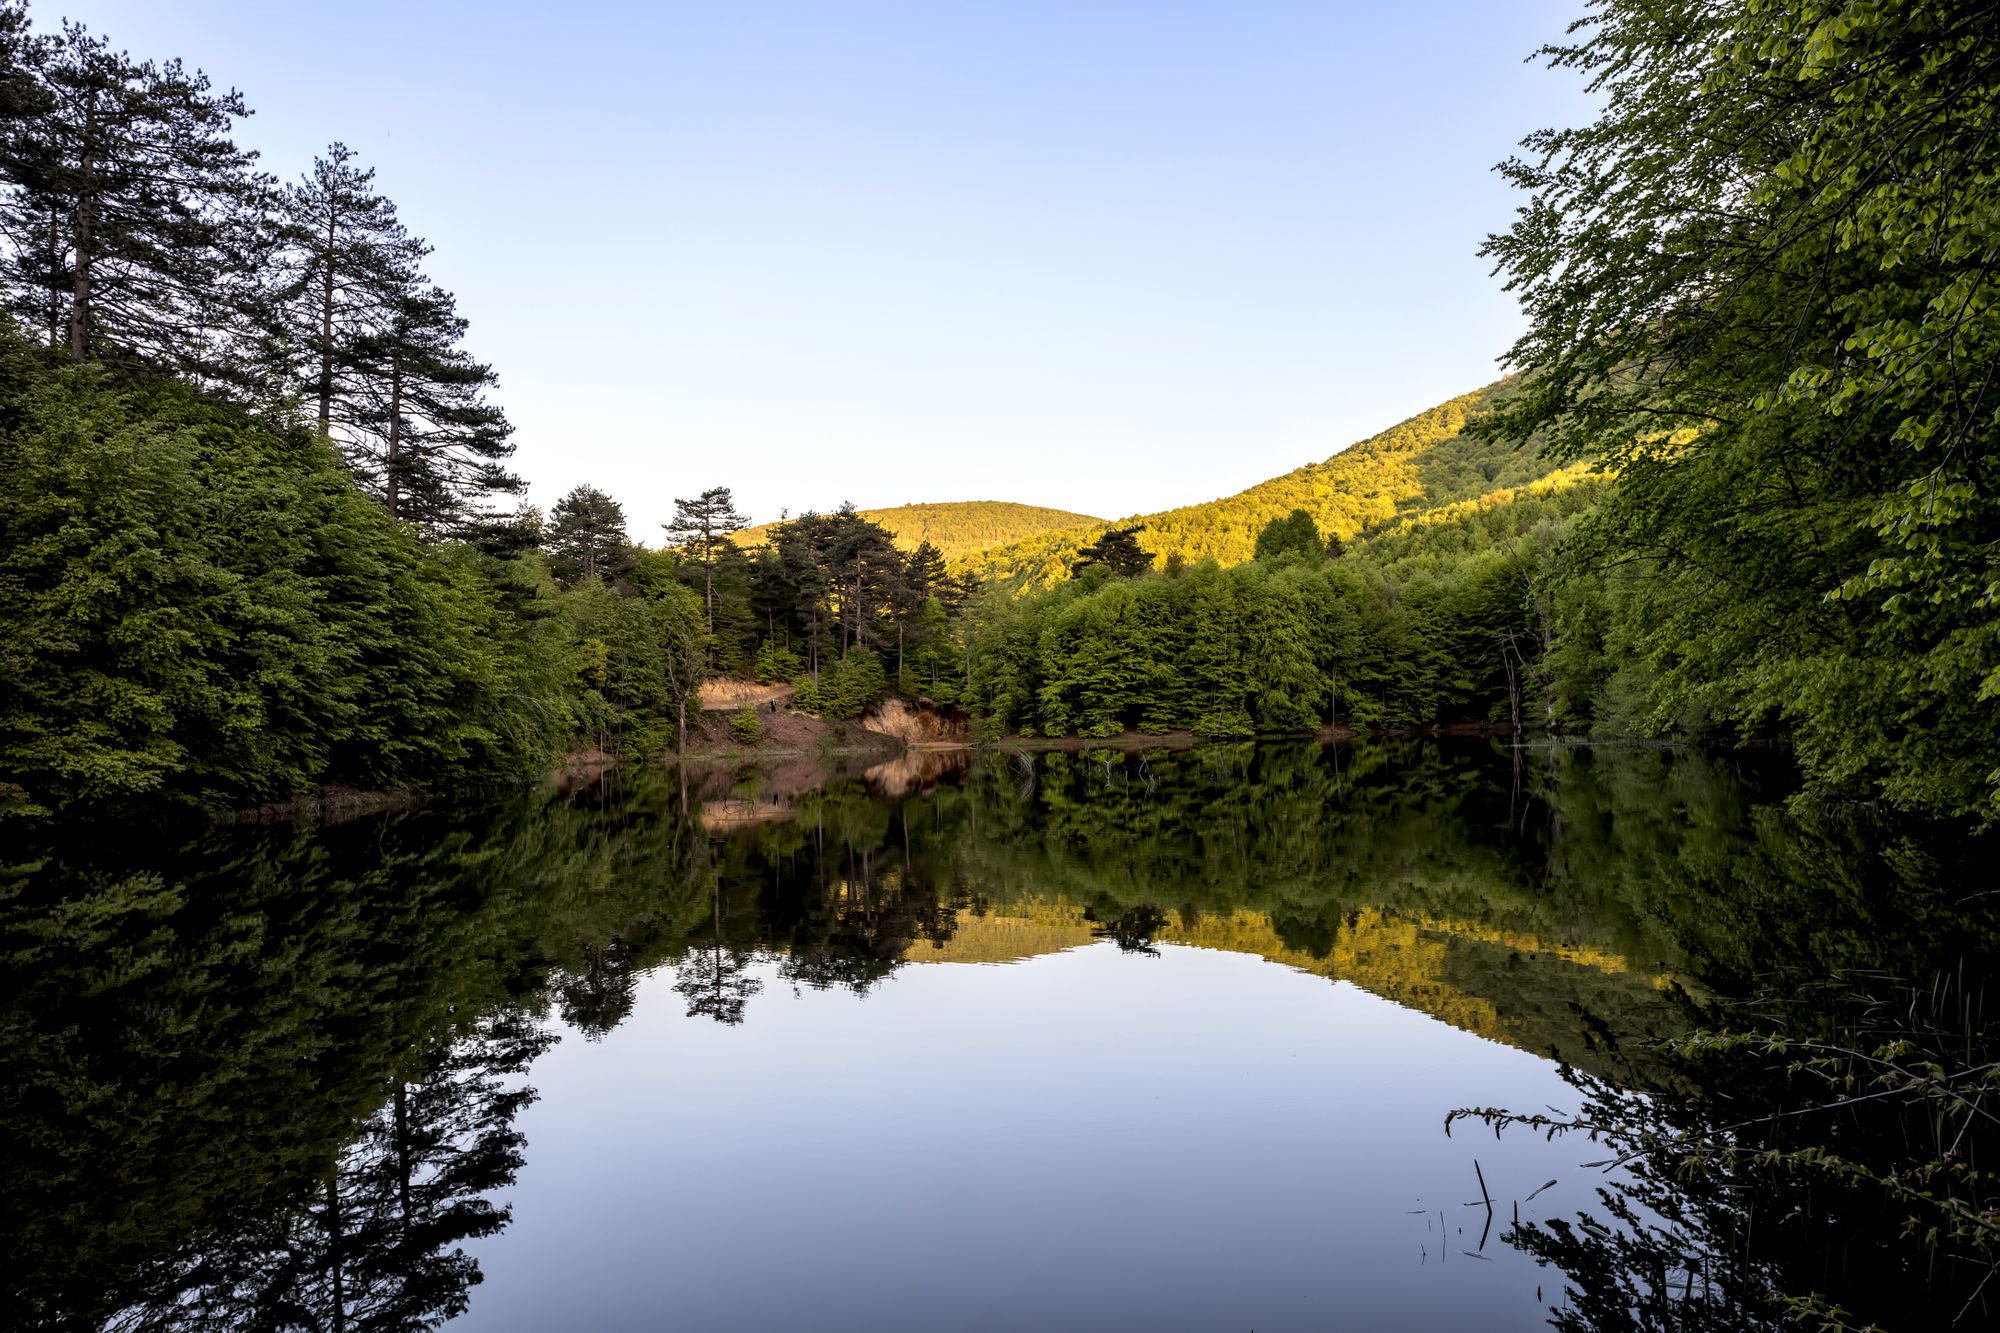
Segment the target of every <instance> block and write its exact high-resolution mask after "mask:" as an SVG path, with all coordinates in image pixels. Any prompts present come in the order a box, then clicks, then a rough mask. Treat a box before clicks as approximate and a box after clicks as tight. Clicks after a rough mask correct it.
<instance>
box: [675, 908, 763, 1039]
mask: <svg viewBox="0 0 2000 1333" xmlns="http://www.w3.org/2000/svg"><path fill="white" fill-rule="evenodd" d="M713 895H714V897H713V902H714V913H713V916H712V918H711V919H712V922H713V932H712V934H711V935H710V937H709V940H708V942H707V943H706V944H705V945H703V946H698V947H695V948H691V949H689V950H688V952H687V954H686V956H685V957H683V958H682V959H681V964H680V971H679V973H678V975H677V976H676V977H675V979H674V989H675V990H676V991H678V992H679V993H680V995H681V998H683V999H685V1000H686V1001H687V1006H688V1009H687V1012H688V1017H689V1018H694V1017H696V1016H697V1015H700V1016H702V1017H706V1018H712V1019H714V1020H715V1021H716V1022H718V1023H729V1024H736V1023H741V1022H742V1021H743V1008H744V1006H745V1005H747V1004H748V1003H749V1002H750V997H751V996H753V995H755V994H757V992H759V991H761V990H763V989H764V983H763V982H761V981H759V980H757V978H755V977H753V976H749V975H748V974H747V972H748V968H749V966H750V957H749V955H748V954H746V953H743V952H741V951H739V950H737V949H734V948H731V947H730V946H729V945H727V944H725V943H724V942H723V938H722V882H721V881H720V880H717V881H716V882H715V884H714V886H713Z"/></svg>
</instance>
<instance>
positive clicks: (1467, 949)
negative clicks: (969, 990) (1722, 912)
mask: <svg viewBox="0 0 2000 1333" xmlns="http://www.w3.org/2000/svg"><path fill="white" fill-rule="evenodd" d="M1102 930H1103V928H1102V927H1101V926H1100V925H1099V924H1098V923H1096V922H1095V921H1093V920H1092V919H1091V918H1090V917H1089V916H1087V915H1086V914H1085V912H1084V910H1083V908H1082V907H1081V906H1080V905H1079V904H1077V903H1075V902H1072V901H1070V900H1068V899H1065V898H1063V897H1060V896H1056V897H1041V896H1035V895H1030V896H1028V897H1024V898H1022V899H1020V900H1018V901H1014V902H1008V903H1005V904H1002V905H999V906H997V907H996V908H994V909H992V910H988V911H983V912H978V913H975V912H972V911H969V910H961V911H959V912H958V914H957V917H956V921H955V923H954V927H953V930H952V932H951V934H950V936H949V937H948V938H945V939H942V940H918V941H916V942H914V943H912V944H911V945H910V947H909V949H908V951H907V952H906V953H905V955H904V957H905V958H906V959H907V960H908V961H910V962H913V963H1012V962H1020V961H1025V960H1027V959H1029V958H1033V957H1036V956H1039V955H1042V954H1048V953H1055V952H1059V951H1061V950H1064V949H1073V948H1078V947H1081V946H1083V945H1087V944H1092V943H1096V942H1097V941H1098V940H1099V939H1101V938H1102ZM1152 939H1153V940H1154V941H1155V942H1156V943H1159V944H1187V945H1194V946H1196V947H1198V948H1206V949H1221V950H1225V951H1227V952H1230V953H1248V954H1256V955H1258V956H1260V957H1263V958H1268V959H1270V960H1271V961H1272V962H1275V963H1281V964H1283V965H1284V966H1286V967H1291V968H1296V969H1297V970H1299V971H1301V972H1307V973H1310V974H1312V975H1314V976H1320V977H1325V978H1327V979H1328V980H1330V981H1348V982H1352V983H1353V984H1354V985H1356V986H1359V987H1360V988H1361V989H1363V990H1365V991H1368V992H1370V993H1371V994H1374V995H1379V996H1381V997H1382V998H1384V999H1387V1000H1393V1001H1394V1002H1396V1003H1397V1004H1400V1005H1403V1006H1404V1007H1406V1008H1411V1009H1416V1010H1420V1011H1422V1012H1424V1013H1427V1014H1429V1015H1431V1016H1432V1017H1433V1018H1437V1019H1439V1020H1441V1021H1443V1022H1446V1023H1449V1024H1451V1025H1452V1026H1453V1027H1457V1028H1461V1029H1463V1030H1465V1031H1467V1032H1474V1033H1477V1034H1478V1035H1480V1036H1482V1037H1487V1038H1490V1039H1492V1040H1494V1041H1501V1042H1505V1043H1507V1044H1508V1045H1511V1046H1517V1047H1520V1048H1521V1049H1523V1050H1529V1051H1534V1052H1535V1053H1537V1054H1541V1055H1548V1054H1559V1055H1560V1056H1562V1057H1563V1058H1567V1059H1569V1060H1572V1061H1578V1062H1580V1063H1582V1064H1583V1065H1584V1066H1585V1067H1590V1066H1591V1065H1592V1063H1593V1061H1592V1058H1591V1057H1592V1055H1593V1054H1594V1053H1593V1052H1592V1051H1590V1050H1589V1048H1588V1043H1587V1040H1586V1039H1585V1038H1584V1036H1583V1032H1582V1028H1581V1026H1580V1025H1579V1024H1578V1023H1577V1021H1576V1015H1577V1014H1578V1013H1579V1012H1589V1013H1593V1014H1597V1015H1599V1016H1603V1015H1608V1014H1616V1015H1617V1016H1618V1017H1619V1019H1620V1021H1622V1022H1625V1023H1628V1024H1630V1025H1631V1027H1630V1028H1629V1030H1632V1031H1639V1030H1643V1029H1645V1028H1646V1027H1647V1026H1648V1025H1650V1024H1653V1023H1657V1022H1658V1021H1659V1019H1660V1017H1661V1015H1662V1013H1663V1012H1664V1010H1665V1008H1666V1000H1665V998H1664V994H1663V987H1664V985H1665V981H1666V979H1665V978H1664V977H1663V976H1662V975H1660V974H1659V973H1658V972H1656V971H1654V970H1651V969H1646V968H1639V967H1635V966H1634V965H1633V963H1632V962H1631V960H1629V959H1627V958H1626V957H1624V956H1623V955H1622V954H1621V953H1619V952H1618V951H1617V950H1616V949H1615V948H1613V947H1608V944H1609V942H1608V941H1603V942H1598V943H1567V942H1552V941H1550V940H1546V939H1542V938H1539V937H1537V936H1534V935H1527V934H1521V933H1518V932H1515V931H1512V930H1509V929H1506V928H1504V927H1496V926H1495V925H1493V924H1491V923H1488V922H1482V921H1477V920H1471V919H1462V918H1455V917H1450V916H1440V915H1435V914H1430V913H1424V912H1421V911H1410V910H1398V909H1394V908H1386V907H1379V906H1376V907H1367V908H1357V909H1356V910H1354V911H1353V912H1352V913H1351V914H1350V915H1349V916H1348V918H1347V919H1346V920H1345V922H1344V924H1343V926H1342V929H1341V930H1340V932H1339V933H1338V935H1337V936H1336V937H1335V938H1334V939H1333V940H1331V941H1329V946H1328V948H1327V949H1326V950H1325V951H1324V952H1314V951H1310V950H1306V949H1302V948H1299V947H1298V946H1297V945H1296V944H1295V943H1290V942H1287V941H1286V940H1284V939H1283V938H1282V937H1281V936H1280V934H1279V932H1278V930H1277V929H1276V927H1275V926H1274V924H1273V922H1272V919H1271V916H1270V914H1269V913H1267V912H1262V911H1257V910H1253V909H1248V908H1238V909H1237V910H1235V911H1233V912H1227V913H1221V914H1211V915H1206V916H1201V915H1196V916H1192V917H1191V916H1190V915H1188V914H1187V913H1186V912H1174V913H1167V914H1165V915H1164V916H1163V917H1162V918H1161V920H1160V923H1159V925H1158V927H1157V929H1156V930H1155V931H1154V933H1153V935H1152ZM1524 959H1533V960H1535V964H1534V965H1533V966H1528V965H1526V964H1525V963H1524Z"/></svg>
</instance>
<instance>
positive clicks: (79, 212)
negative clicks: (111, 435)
mask: <svg viewBox="0 0 2000 1333" xmlns="http://www.w3.org/2000/svg"><path fill="white" fill-rule="evenodd" d="M90 132H91V120H90V119H89V118H86V119H85V121H84V133H85V134H86V135H88V134H89V133H90ZM95 165H96V162H95V160H94V159H93V157H92V155H91V153H90V152H89V151H88V150H85V152H84V154H83V172H82V182H83V183H82V186H81V188H80V190H79V192H78V195H77V200H76V281H75V286H74V287H73V289H72V290H71V293H70V303H69V354H70V355H71V356H73V357H75V358H76V359H77V360H78V361H81V360H83V359H84V358H85V357H87V356H89V355H90V258H91V255H90V247H91V246H92V245H93V244H95V243H96V240H97V237H96V234H95V231H94V229H93V224H94V223H95V222H96V221H97V193H96V186H94V185H93V184H92V183H91V168H92V167H94V166H95Z"/></svg>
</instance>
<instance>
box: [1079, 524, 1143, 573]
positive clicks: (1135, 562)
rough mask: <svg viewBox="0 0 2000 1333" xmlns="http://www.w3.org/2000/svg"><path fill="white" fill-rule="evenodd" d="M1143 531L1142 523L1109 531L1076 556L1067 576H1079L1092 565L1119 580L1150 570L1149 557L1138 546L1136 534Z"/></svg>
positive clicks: (1137, 535)
mask: <svg viewBox="0 0 2000 1333" xmlns="http://www.w3.org/2000/svg"><path fill="white" fill-rule="evenodd" d="M1145 530H1146V525H1145V524H1143V523H1141V524H1138V525H1136V526H1134V527H1129V528H1113V529H1111V530H1110V531H1109V532H1107V533H1105V534H1104V535H1103V536H1102V537H1099V538H1098V539H1097V540H1096V541H1094V542H1092V543H1091V544H1090V545H1088V546H1086V547H1084V548H1083V549H1082V550H1081V551H1078V552H1077V553H1076V560H1075V562H1074V563H1073V564H1072V565H1071V566H1070V572H1071V573H1072V574H1081V573H1082V572H1083V571H1084V570H1086V569H1089V568H1090V567H1092V566H1093V565H1102V566H1104V567H1105V568H1106V569H1108V570H1110V571H1111V572H1112V573H1113V574H1116V575H1118V576H1119V577H1120V578H1132V577H1134V576H1136V575H1139V574H1144V573H1145V572H1146V571H1148V570H1150V569H1151V568H1152V567H1153V553H1152V552H1151V551H1147V550H1143V549H1141V548H1140V546H1139V534H1140V533H1142V532H1144V531H1145Z"/></svg>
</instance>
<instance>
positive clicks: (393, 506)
mask: <svg viewBox="0 0 2000 1333" xmlns="http://www.w3.org/2000/svg"><path fill="white" fill-rule="evenodd" d="M320 429H321V430H325V429H326V426H325V423H324V422H322V423H321V425H320ZM402 452H403V362H402V359H401V358H400V357H397V358H393V359H391V360H390V362H389V476H388V478H387V480H388V483H389V485H388V490H389V517H390V518H401V517H402V516H403V514H402V506H403V472H402V466H403V460H402Z"/></svg>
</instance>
